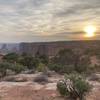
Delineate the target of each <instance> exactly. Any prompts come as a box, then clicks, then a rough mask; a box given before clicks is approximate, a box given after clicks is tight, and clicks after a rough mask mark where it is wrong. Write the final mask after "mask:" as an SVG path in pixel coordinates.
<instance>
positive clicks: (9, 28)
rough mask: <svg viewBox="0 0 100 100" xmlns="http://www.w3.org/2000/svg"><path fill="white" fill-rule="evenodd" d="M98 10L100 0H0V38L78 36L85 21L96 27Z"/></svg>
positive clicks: (14, 39) (21, 38)
mask: <svg viewBox="0 0 100 100" xmlns="http://www.w3.org/2000/svg"><path fill="white" fill-rule="evenodd" d="M99 12H100V0H84V1H83V0H0V35H1V36H2V37H1V38H2V39H1V40H2V41H3V40H4V41H5V40H6V41H16V42H17V41H21V40H22V41H24V40H25V41H36V40H37V39H39V40H38V41H42V40H45V41H47V40H48V39H49V40H54V39H55V40H63V39H65V37H64V36H66V38H67V39H69V38H70V39H71V37H72V39H74V37H75V38H76V37H77V38H78V36H79V35H81V32H82V29H83V27H84V26H86V25H88V24H94V25H96V26H97V27H98V28H99V26H100V23H99V21H100V13H99ZM98 31H100V30H98ZM76 34H77V35H76ZM6 36H8V37H9V38H8V39H6ZM12 37H13V38H12ZM16 37H18V38H17V39H16ZM37 37H39V38H37ZM43 37H45V38H43ZM26 38H27V39H26ZM35 38H37V39H35Z"/></svg>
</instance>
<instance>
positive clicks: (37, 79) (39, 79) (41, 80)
mask: <svg viewBox="0 0 100 100" xmlns="http://www.w3.org/2000/svg"><path fill="white" fill-rule="evenodd" d="M34 82H37V83H40V84H44V83H47V82H48V78H47V76H46V75H39V76H37V77H35V78H34Z"/></svg>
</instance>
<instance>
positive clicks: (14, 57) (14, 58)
mask: <svg viewBox="0 0 100 100" xmlns="http://www.w3.org/2000/svg"><path fill="white" fill-rule="evenodd" d="M18 57H19V56H18V54H16V53H8V54H7V55H5V56H4V57H3V59H4V60H5V61H7V62H17V60H18Z"/></svg>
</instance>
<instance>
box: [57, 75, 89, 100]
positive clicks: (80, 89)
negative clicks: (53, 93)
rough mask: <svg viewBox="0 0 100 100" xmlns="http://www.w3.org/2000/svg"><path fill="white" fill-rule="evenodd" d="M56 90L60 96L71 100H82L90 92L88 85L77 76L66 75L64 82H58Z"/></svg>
mask: <svg viewBox="0 0 100 100" xmlns="http://www.w3.org/2000/svg"><path fill="white" fill-rule="evenodd" d="M57 88H58V91H59V93H60V94H61V95H63V96H66V95H67V96H68V97H69V98H70V99H71V100H77V99H79V100H84V97H85V95H86V93H88V92H89V91H90V85H89V83H88V82H86V80H85V79H84V78H83V77H82V76H80V75H78V74H71V75H66V76H65V79H64V80H62V81H59V82H58V84H57Z"/></svg>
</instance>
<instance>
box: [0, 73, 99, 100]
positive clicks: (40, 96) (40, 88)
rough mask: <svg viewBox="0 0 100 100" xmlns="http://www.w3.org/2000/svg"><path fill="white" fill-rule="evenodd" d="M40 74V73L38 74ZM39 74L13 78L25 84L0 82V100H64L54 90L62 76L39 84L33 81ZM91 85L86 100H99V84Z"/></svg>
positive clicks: (92, 82)
mask: <svg viewBox="0 0 100 100" xmlns="http://www.w3.org/2000/svg"><path fill="white" fill-rule="evenodd" d="M39 74H40V73H39ZM39 74H20V75H16V76H14V78H16V80H23V79H26V81H25V82H7V81H1V82H0V100H64V99H63V98H62V97H61V96H60V95H59V93H58V92H57V90H56V83H57V81H58V80H59V79H61V78H62V77H63V76H60V75H53V76H51V77H49V82H48V83H46V84H39V83H36V82H33V79H34V78H35V77H36V76H38V75H39ZM90 83H91V84H92V85H93V89H92V91H91V92H90V93H89V95H88V96H87V100H100V83H99V82H96V81H91V82H90Z"/></svg>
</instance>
